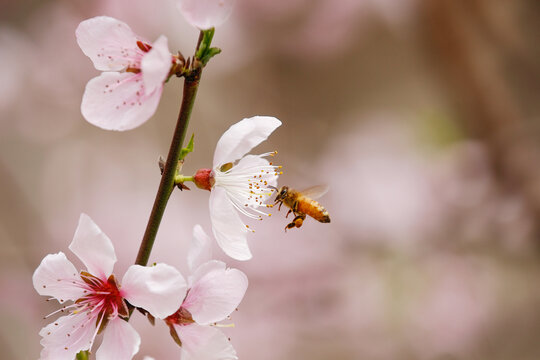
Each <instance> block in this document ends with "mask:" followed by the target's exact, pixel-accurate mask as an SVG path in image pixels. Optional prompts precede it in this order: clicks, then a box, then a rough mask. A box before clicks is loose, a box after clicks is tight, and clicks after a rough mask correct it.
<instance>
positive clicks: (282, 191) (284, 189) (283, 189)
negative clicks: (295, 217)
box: [276, 186, 289, 202]
mask: <svg viewBox="0 0 540 360" xmlns="http://www.w3.org/2000/svg"><path fill="white" fill-rule="evenodd" d="M288 191H289V187H288V186H282V187H281V188H280V189H279V190H278V191H277V196H276V202H278V201H283V200H284V199H285V198H286V197H287V192H288Z"/></svg>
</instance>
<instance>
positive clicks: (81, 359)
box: [75, 350, 88, 360]
mask: <svg viewBox="0 0 540 360" xmlns="http://www.w3.org/2000/svg"><path fill="white" fill-rule="evenodd" d="M75 360H88V350H83V351H79V352H78V353H77V355H76V356H75Z"/></svg>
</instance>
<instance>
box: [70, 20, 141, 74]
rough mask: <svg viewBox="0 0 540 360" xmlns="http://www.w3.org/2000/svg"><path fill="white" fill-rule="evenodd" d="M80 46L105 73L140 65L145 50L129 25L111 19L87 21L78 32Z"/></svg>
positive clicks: (81, 24)
mask: <svg viewBox="0 0 540 360" xmlns="http://www.w3.org/2000/svg"><path fill="white" fill-rule="evenodd" d="M75 35H76V37H77V43H78V44H79V46H80V48H81V50H82V51H83V53H84V54H85V55H86V56H88V57H89V58H90V59H91V60H92V62H93V63H94V66H95V68H96V69H98V70H102V71H119V70H123V69H125V68H127V67H128V66H130V65H131V66H135V67H137V68H138V67H139V66H138V62H139V61H140V59H141V57H142V50H140V49H139V48H138V46H137V35H135V33H134V32H133V31H132V30H131V29H130V28H129V26H128V25H127V24H125V23H123V22H121V21H119V20H116V19H114V18H111V17H108V16H97V17H94V18H92V19H88V20H84V21H83V22H81V23H80V24H79V26H78V27H77V30H76V31H75Z"/></svg>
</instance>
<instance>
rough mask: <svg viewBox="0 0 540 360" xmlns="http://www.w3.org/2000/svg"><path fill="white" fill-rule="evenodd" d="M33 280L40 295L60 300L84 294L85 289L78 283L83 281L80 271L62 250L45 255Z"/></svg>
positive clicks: (73, 298)
mask: <svg viewBox="0 0 540 360" xmlns="http://www.w3.org/2000/svg"><path fill="white" fill-rule="evenodd" d="M32 282H33V283H34V288H35V289H36V291H37V292H38V293H39V295H45V296H52V297H54V298H55V299H57V300H58V301H60V302H64V301H66V300H77V299H79V298H81V297H82V296H83V295H84V289H83V288H81V287H79V286H77V285H76V284H78V283H80V282H81V278H80V277H79V274H78V271H77V270H76V269H75V266H73V264H72V263H71V261H69V260H68V259H67V258H66V255H64V253H62V252H59V253H58V254H49V255H47V256H45V258H43V260H42V261H41V264H39V266H38V268H37V269H36V271H34V275H33V276H32Z"/></svg>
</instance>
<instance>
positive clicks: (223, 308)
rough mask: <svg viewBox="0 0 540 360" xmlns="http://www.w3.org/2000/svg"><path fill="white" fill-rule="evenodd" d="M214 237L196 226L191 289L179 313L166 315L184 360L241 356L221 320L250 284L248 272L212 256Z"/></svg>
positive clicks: (190, 261) (190, 260)
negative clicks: (232, 267)
mask: <svg viewBox="0 0 540 360" xmlns="http://www.w3.org/2000/svg"><path fill="white" fill-rule="evenodd" d="M210 246H211V239H210V238H209V237H208V235H207V234H206V233H205V232H204V230H203V229H202V228H201V226H200V225H196V226H195V227H194V228H193V243H192V245H191V248H190V250H189V252H188V266H189V269H190V271H191V275H190V276H189V277H188V287H189V289H188V293H187V296H186V298H185V299H184V301H183V303H182V306H181V307H180V308H179V309H178V311H177V312H176V313H174V314H173V315H171V316H169V317H167V319H165V321H166V323H167V324H168V325H169V327H170V329H171V335H173V337H174V338H175V339H176V341H177V342H178V343H179V344H181V347H182V355H181V358H182V360H195V359H196V360H227V359H238V357H237V356H236V351H235V350H234V348H233V346H232V345H231V343H230V341H229V339H228V338H227V337H226V336H225V334H224V333H223V332H222V331H221V330H219V329H218V327H219V326H220V324H218V322H219V321H222V320H225V319H227V318H229V315H230V314H231V313H232V312H233V311H234V310H235V309H236V308H237V307H238V305H239V304H240V302H241V301H242V298H243V297H244V294H245V292H246V289H247V286H248V280H247V277H246V275H245V274H244V273H243V272H241V271H240V270H237V269H231V268H227V267H226V265H225V263H223V262H221V261H217V260H211V258H212V254H211V249H210Z"/></svg>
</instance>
